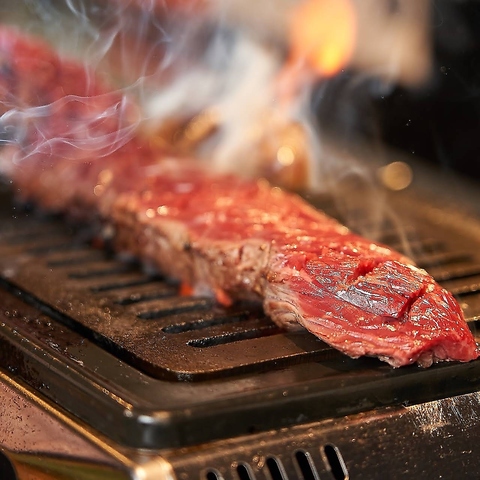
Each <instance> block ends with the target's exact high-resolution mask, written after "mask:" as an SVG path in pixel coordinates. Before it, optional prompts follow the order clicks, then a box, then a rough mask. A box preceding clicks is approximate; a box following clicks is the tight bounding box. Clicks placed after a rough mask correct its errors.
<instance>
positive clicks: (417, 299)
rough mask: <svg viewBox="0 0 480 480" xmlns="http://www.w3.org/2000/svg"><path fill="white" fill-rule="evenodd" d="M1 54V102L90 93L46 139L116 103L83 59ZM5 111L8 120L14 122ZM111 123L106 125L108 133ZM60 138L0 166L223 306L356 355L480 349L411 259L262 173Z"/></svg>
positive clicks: (14, 150) (16, 42)
mask: <svg viewBox="0 0 480 480" xmlns="http://www.w3.org/2000/svg"><path fill="white" fill-rule="evenodd" d="M31 56H34V58H31V61H30V57H31ZM0 59H1V61H2V65H3V68H2V70H1V73H0V100H1V101H2V103H3V110H4V111H8V108H12V106H14V107H15V108H26V107H32V106H33V107H38V106H47V105H52V102H53V104H55V102H56V101H57V100H59V99H61V98H62V96H64V95H66V94H69V93H73V94H75V95H81V96H83V97H85V98H87V97H88V98H90V99H91V100H90V102H89V103H88V107H85V102H82V105H83V107H82V108H80V107H79V104H77V103H75V104H73V105H74V107H75V108H73V107H72V106H70V107H65V108H58V109H55V108H51V109H50V112H49V115H48V116H46V117H45V118H44V120H42V119H39V120H38V122H40V123H41V124H42V121H43V122H44V125H43V127H44V128H43V130H42V131H44V132H48V135H50V136H51V137H52V138H53V137H55V135H56V134H57V131H59V132H60V131H62V132H63V126H64V124H65V122H66V121H68V118H71V117H74V118H75V121H76V122H81V121H82V118H83V117H85V118H88V119H91V118H92V114H94V113H95V112H98V113H101V112H104V111H105V109H107V110H108V108H109V104H108V102H113V103H112V105H115V104H117V105H118V101H119V100H118V98H117V96H116V94H113V93H112V92H111V91H110V90H109V89H108V87H105V86H103V85H101V84H100V83H98V84H97V83H95V82H94V81H93V80H92V79H95V77H94V76H92V74H91V72H87V74H86V73H85V72H86V71H85V69H84V68H83V66H81V65H77V64H75V63H73V62H65V61H63V60H61V59H60V58H58V56H56V55H55V53H54V52H53V51H52V50H51V49H50V48H49V47H48V46H47V45H44V44H41V43H38V42H37V41H36V40H32V39H29V38H27V37H23V36H22V35H21V34H19V33H18V32H16V31H14V30H11V29H8V28H4V29H0ZM19 59H20V60H19ZM46 64H48V68H47V67H46V66H45V65H46ZM7 67H8V68H7ZM75 69H77V71H76V70H75ZM66 71H68V74H67V73H65V72H66ZM5 72H8V75H7V74H6V73H5ZM45 72H48V75H47V74H46V73H45ZM37 73H38V74H40V73H42V75H43V76H44V77H45V78H44V79H43V80H42V79H41V78H40V77H39V76H38V75H37ZM7 77H8V78H7ZM42 78H43V77H42ZM32 79H36V80H32ZM72 79H75V81H73V80H72ZM47 80H48V81H47ZM92 82H93V83H92ZM9 85H14V86H15V85H16V87H9ZM19 85H20V86H21V88H19V87H18V86H19ZM12 92H13V93H14V95H13V94H12ZM122 101H123V100H122ZM106 102H107V103H106ZM62 105H68V104H62ZM8 118H9V117H8V115H5V116H4V118H3V119H2V123H3V127H4V128H10V129H15V128H18V125H17V124H11V125H10V124H8ZM122 121H123V122H124V121H125V119H122ZM38 122H37V123H38ZM117 123H118V122H115V121H113V122H112V121H109V122H107V123H101V124H100V126H99V128H103V129H104V130H105V133H106V134H107V136H108V134H109V133H112V132H114V129H115V128H116V125H117ZM89 125H90V123H89ZM22 128H25V129H26V134H24V135H23V136H22V138H23V139H29V138H31V137H32V136H33V138H34V140H35V135H37V133H38V128H36V129H35V131H32V130H31V129H29V127H28V125H24V126H22ZM66 145H68V143H65V142H63V143H62V144H61V148H58V149H56V148H51V149H50V150H49V151H48V152H46V151H45V149H37V150H36V151H33V152H29V155H28V156H26V157H25V158H23V160H21V161H18V158H19V154H21V152H22V148H23V149H24V148H25V145H24V144H22V143H21V142H20V143H19V142H17V143H14V144H12V145H11V146H9V147H7V148H4V149H3V151H2V157H1V161H0V169H1V171H2V172H3V174H4V175H5V176H8V177H9V178H11V179H12V180H13V181H14V183H15V185H16V187H17V188H18V190H19V192H20V196H21V197H22V198H24V199H28V200H33V201H35V202H37V203H38V204H39V205H41V206H43V207H44V208H47V209H49V210H55V211H61V212H64V213H66V214H69V215H73V216H81V217H83V218H93V217H97V216H98V217H100V218H102V220H103V221H104V222H106V223H107V224H108V225H110V226H111V227H113V231H114V232H115V233H114V240H115V244H116V246H117V248H118V250H120V251H128V252H130V253H132V254H134V255H136V256H138V257H139V258H141V259H143V260H144V261H145V262H149V263H153V264H154V265H156V266H157V267H158V268H159V269H161V270H162V271H164V272H166V273H167V274H168V275H171V276H173V277H175V278H178V279H180V280H182V281H184V282H187V283H188V284H190V285H191V286H192V287H193V288H194V291H196V292H197V293H201V294H210V295H215V297H216V298H217V299H218V300H219V301H220V302H222V303H224V304H229V303H231V302H234V301H236V300H239V299H255V300H258V301H260V302H263V306H264V309H265V311H266V313H268V314H269V315H270V317H271V318H272V320H273V321H274V322H276V323H277V324H279V325H281V326H284V327H287V328H289V327H292V326H298V325H302V326H303V327H304V328H306V329H307V330H308V331H310V332H311V333H313V334H314V335H316V336H317V337H319V338H320V339H322V340H324V341H325V342H327V343H328V344H329V345H331V346H333V347H335V348H337V349H338V350H340V351H342V352H344V353H345V354H347V355H349V356H351V357H355V358H356V357H360V356H363V355H368V356H374V357H378V358H380V359H381V360H384V361H386V362H388V363H389V364H391V365H392V366H395V367H398V366H402V365H408V364H412V363H415V362H417V363H418V364H420V365H422V366H429V365H431V364H432V363H434V362H438V361H446V360H458V361H470V360H473V359H475V358H477V356H478V354H479V352H478V350H477V345H476V343H475V340H474V338H473V336H472V334H471V332H470V330H469V328H468V325H467V324H466V322H465V320H464V318H463V315H462V311H461V309H460V307H459V305H458V303H457V302H456V301H455V299H454V298H453V297H452V295H451V294H450V293H448V292H447V291H446V290H444V289H443V288H441V287H440V286H439V285H438V284H436V283H435V281H434V280H433V279H432V277H430V276H429V275H428V274H427V273H426V272H425V271H424V270H421V269H419V268H417V267H415V266H414V265H412V263H411V262H410V261H409V259H407V258H405V257H403V256H402V255H401V254H399V253H397V252H394V251H392V250H391V249H389V248H387V247H385V246H382V245H378V244H375V243H372V242H371V241H369V240H367V239H365V238H362V237H360V236H357V235H355V234H353V233H352V232H351V231H349V230H348V229H347V228H346V227H344V226H343V225H341V224H339V223H338V222H337V221H336V220H334V219H332V218H329V217H328V216H326V215H325V214H323V213H322V212H320V211H318V210H316V209H314V208H313V207H311V206H310V205H309V204H307V203H306V202H304V201H303V200H302V199H300V198H299V197H298V196H296V195H293V194H290V193H287V192H285V191H283V190H281V189H279V188H277V187H273V186H271V185H270V184H268V182H266V181H265V180H244V179H240V178H238V177H234V176H231V175H216V174H213V173H211V172H208V171H207V170H206V169H205V168H204V167H203V166H202V165H201V164H200V162H198V161H195V160H193V159H184V158H175V157H172V156H171V155H169V154H168V152H158V151H153V150H152V149H151V147H150V146H149V144H148V143H147V142H145V141H144V140H142V139H141V138H140V137H139V136H133V137H132V139H131V140H130V141H129V142H127V143H125V144H124V145H122V146H120V147H119V148H118V149H116V150H115V151H114V152H108V153H105V151H102V155H95V154H92V156H91V157H90V158H88V159H87V160H86V159H85V158H81V159H72V155H71V152H67V153H68V155H66V154H65V153H66V152H65V148H68V147H66ZM67 157H68V158H67Z"/></svg>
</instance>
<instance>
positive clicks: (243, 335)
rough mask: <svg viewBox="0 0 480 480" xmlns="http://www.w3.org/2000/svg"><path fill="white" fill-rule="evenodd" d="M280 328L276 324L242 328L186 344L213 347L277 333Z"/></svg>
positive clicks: (279, 331)
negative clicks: (247, 328) (241, 329)
mask: <svg viewBox="0 0 480 480" xmlns="http://www.w3.org/2000/svg"><path fill="white" fill-rule="evenodd" d="M281 331H282V330H281V329H280V328H278V327H277V326H276V325H273V324H271V325H265V326H261V327H258V328H254V329H251V330H243V331H241V332H234V333H228V334H222V335H217V336H215V337H206V338H200V339H195V340H189V341H188V342H187V345H189V346H190V347H197V348H206V347H214V346H216V345H226V344H228V343H232V342H239V341H241V340H248V339H252V338H261V337H267V336H270V335H277V334H279V333H281Z"/></svg>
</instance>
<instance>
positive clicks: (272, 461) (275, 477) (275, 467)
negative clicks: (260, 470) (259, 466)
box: [266, 457, 287, 480]
mask: <svg viewBox="0 0 480 480" xmlns="http://www.w3.org/2000/svg"><path fill="white" fill-rule="evenodd" d="M266 465H267V468H268V471H269V472H270V475H271V477H272V480H287V477H286V475H285V471H284V469H283V467H282V464H281V462H280V460H279V459H278V458H275V457H268V458H267V461H266Z"/></svg>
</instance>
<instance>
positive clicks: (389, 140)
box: [313, 0, 480, 178]
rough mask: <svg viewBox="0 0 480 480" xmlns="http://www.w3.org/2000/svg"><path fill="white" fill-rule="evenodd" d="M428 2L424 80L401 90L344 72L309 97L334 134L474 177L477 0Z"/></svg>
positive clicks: (479, 111) (477, 156) (479, 116)
mask: <svg viewBox="0 0 480 480" xmlns="http://www.w3.org/2000/svg"><path fill="white" fill-rule="evenodd" d="M432 5H433V8H432V15H433V20H432V22H433V26H434V27H433V31H432V33H433V43H434V52H433V53H434V61H433V73H432V78H431V79H430V81H429V82H428V84H427V85H425V86H423V87H422V88H420V89H415V90H409V89H405V88H401V87H398V86H392V85H385V84H382V83H381V82H380V81H379V80H376V79H372V78H368V79H363V80H362V79H359V78H358V77H359V74H358V73H357V72H345V73H343V74H342V75H339V76H338V77H337V78H335V79H333V80H332V81H330V82H329V83H328V85H326V86H325V85H322V86H321V87H319V89H318V90H317V91H316V93H315V95H314V99H313V100H314V102H313V103H314V106H315V109H316V112H317V113H318V117H319V119H320V125H321V128H322V129H323V130H326V131H329V130H330V131H332V132H334V133H335V135H336V136H337V138H339V139H340V140H345V141H347V140H351V139H352V137H359V138H360V139H361V140H368V141H374V142H382V143H383V144H386V145H387V146H389V147H393V148H395V149H398V150H400V151H402V152H405V153H407V154H411V155H413V156H418V157H419V158H422V159H426V160H428V161H429V162H432V163H435V164H438V165H440V166H441V168H442V169H444V170H452V171H456V172H459V173H462V174H466V175H469V176H475V177H476V178H480V172H479V170H480V2H479V1H455V0H442V1H433V2H432ZM338 99H342V100H341V101H338Z"/></svg>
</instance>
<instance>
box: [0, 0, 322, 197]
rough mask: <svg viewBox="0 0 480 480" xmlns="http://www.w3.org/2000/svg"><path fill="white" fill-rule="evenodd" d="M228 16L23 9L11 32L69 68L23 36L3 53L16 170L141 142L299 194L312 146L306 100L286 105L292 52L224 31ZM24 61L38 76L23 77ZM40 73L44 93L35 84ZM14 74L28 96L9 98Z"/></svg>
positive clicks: (121, 5)
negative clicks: (45, 158) (32, 160)
mask: <svg viewBox="0 0 480 480" xmlns="http://www.w3.org/2000/svg"><path fill="white" fill-rule="evenodd" d="M226 4H227V2H219V3H218V5H216V9H215V11H211V10H210V11H208V10H206V8H205V6H204V5H202V4H201V2H195V1H191V2H170V1H168V0H166V1H158V0H157V1H155V0H149V1H128V0H110V1H108V2H107V1H106V2H102V3H99V2H95V1H93V0H91V1H90V0H64V1H63V2H61V1H57V2H54V1H49V0H43V1H39V2H33V1H30V0H25V1H24V2H23V3H21V2H20V3H19V4H18V5H17V7H16V9H14V10H13V11H10V13H9V17H8V16H7V17H6V18H5V21H6V22H8V23H10V24H14V25H17V26H19V27H20V29H21V31H22V34H23V33H28V34H34V35H38V36H40V37H43V38H44V39H46V41H47V42H48V43H49V44H50V46H51V48H53V50H54V51H55V52H58V55H59V56H60V59H61V60H59V59H58V58H56V57H55V56H54V55H53V54H50V53H45V52H44V50H45V49H44V47H43V46H42V45H41V44H40V46H39V47H38V48H37V49H33V48H32V47H31V45H30V46H29V45H26V43H28V41H27V42H26V43H25V42H23V40H22V38H21V35H19V37H20V38H19V40H18V42H17V44H11V45H6V43H5V41H4V42H3V43H2V47H1V48H2V50H3V52H2V53H1V60H0V61H1V63H2V65H3V67H2V72H1V73H0V100H1V101H2V104H1V109H0V112H2V113H3V115H2V116H1V118H0V143H1V144H9V145H15V146H16V147H17V149H18V152H17V155H16V157H15V158H16V161H20V160H21V159H22V158H23V159H27V158H29V157H31V156H32V155H37V154H43V155H61V156H62V157H65V158H77V159H78V158H80V159H83V158H88V156H93V155H98V156H104V155H110V154H112V153H113V152H115V151H116V150H117V149H119V148H122V147H123V146H124V145H125V144H127V143H128V142H130V141H131V140H132V139H133V138H134V137H135V136H136V135H141V136H142V137H143V138H148V139H149V143H150V144H158V145H161V146H162V148H163V147H166V148H167V149H169V148H171V149H172V150H173V151H178V152H181V153H184V154H186V155H193V156H196V157H198V158H201V159H203V161H205V162H208V163H209V165H211V166H212V167H214V168H217V169H218V170H220V171H234V172H236V173H240V174H247V175H266V176H268V177H270V178H272V179H273V180H279V181H282V180H283V181H284V182H285V181H286V183H287V186H293V187H294V188H295V187H298V186H299V185H300V184H302V183H303V182H304V181H305V179H306V178H307V176H308V175H307V171H308V169H309V168H310V167H309V166H308V162H309V161H310V157H311V150H310V148H309V147H308V142H310V141H311V140H312V138H316V136H315V135H310V134H309V131H310V132H311V131H313V130H314V128H313V127H312V126H311V124H310V119H309V110H308V108H306V105H307V104H308V101H307V100H308V90H307V89H305V90H304V94H303V95H301V96H300V95H298V96H297V95H291V96H289V95H284V93H282V88H281V86H280V85H279V80H278V79H279V77H280V76H281V74H282V71H283V69H284V65H285V58H286V50H285V45H284V44H277V43H274V42H271V41H270V39H268V38H266V37H265V36H262V35H257V34H255V33H253V32H249V31H248V29H247V30H246V29H244V28H238V25H235V24H232V23H231V22H230V20H226V17H227V16H228V15H227V14H226V9H225V8H223V7H224V6H225V5H226ZM8 35H9V33H7V34H6V35H5V34H4V35H3V37H8ZM7 43H8V41H7ZM19 54H20V57H21V58H22V59H23V60H24V63H26V64H28V62H29V61H31V62H33V63H32V65H30V66H27V67H26V68H24V69H23V70H22V69H21V68H19V63H18V61H17V60H14V58H15V56H18V55H19ZM39 57H40V60H38V58H39ZM32 58H33V60H32ZM72 58H73V59H75V61H76V62H77V67H72V66H71V64H73V62H71V61H70V59H72ZM65 59H69V60H68V61H66V60H65ZM41 62H43V63H44V64H45V65H47V67H44V66H43V65H41V66H39V63H41ZM65 62H67V63H69V65H68V66H67V67H65ZM12 65H13V67H12ZM72 68H73V70H75V69H76V71H75V72H74V73H73V74H72V73H71V72H70V73H65V72H64V71H65V70H69V69H70V70H71V69H72ZM9 69H11V70H12V71H11V72H9V74H8V75H7V74H6V72H7V70H9ZM29 69H30V71H29ZM38 70H40V71H43V70H44V72H43V74H44V76H45V78H44V79H43V83H40V82H36V81H35V82H32V77H31V76H29V75H35V71H38ZM80 70H82V71H80ZM11 74H13V75H14V77H15V80H14V82H15V83H17V84H20V85H21V86H20V87H15V88H13V89H12V88H11V84H12V80H11V79H10V80H9V79H8V78H6V77H8V76H9V75H11ZM2 77H3V78H2ZM47 77H48V78H47ZM32 83H33V84H32ZM70 83H73V87H72V85H71V84H70ZM293 83H294V81H293ZM2 87H3V88H2ZM55 89H56V90H57V91H56V92H55V93H53V92H52V91H53V90H55ZM58 90H63V92H59V91H58ZM305 92H306V93H305ZM307 137H310V138H307ZM282 176H283V177H282ZM290 179H291V183H292V184H291V185H288V182H289V181H290Z"/></svg>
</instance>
